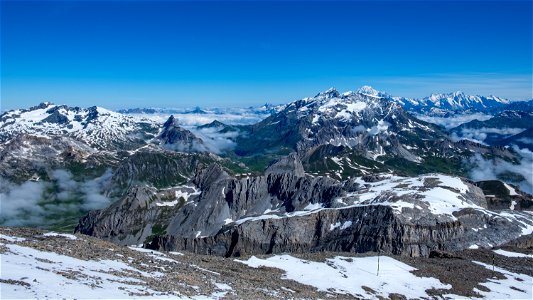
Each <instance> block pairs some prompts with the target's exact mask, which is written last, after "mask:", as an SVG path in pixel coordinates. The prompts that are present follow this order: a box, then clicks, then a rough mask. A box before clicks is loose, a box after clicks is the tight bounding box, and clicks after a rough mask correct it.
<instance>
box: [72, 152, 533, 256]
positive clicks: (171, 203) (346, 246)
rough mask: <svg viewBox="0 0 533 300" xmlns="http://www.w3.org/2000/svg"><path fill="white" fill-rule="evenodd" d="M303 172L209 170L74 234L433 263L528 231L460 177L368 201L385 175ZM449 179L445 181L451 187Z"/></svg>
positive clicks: (219, 249) (139, 198)
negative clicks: (445, 198)
mask: <svg viewBox="0 0 533 300" xmlns="http://www.w3.org/2000/svg"><path fill="white" fill-rule="evenodd" d="M301 169H302V167H301V162H300V161H299V160H298V159H297V156H295V155H294V156H289V157H286V158H284V159H282V160H280V161H278V162H276V163H274V164H272V165H271V166H270V167H269V168H268V169H267V171H266V172H265V174H264V175H262V176H256V177H247V178H241V179H237V178H234V177H232V176H230V175H229V174H228V173H227V172H226V171H224V169H222V168H221V167H220V166H219V165H217V164H211V165H209V166H208V167H206V168H203V169H201V170H199V171H198V172H196V175H195V176H194V177H193V178H192V179H191V181H190V182H189V183H188V184H187V185H183V186H180V187H175V188H172V189H164V190H156V189H153V188H150V189H148V188H140V187H133V188H131V189H130V191H129V192H128V194H127V196H126V197H124V198H123V200H121V201H120V202H117V203H115V204H114V205H113V206H111V207H110V208H107V209H105V210H102V211H99V212H97V213H91V214H89V215H87V216H86V217H85V218H83V219H82V220H81V221H80V225H79V226H78V228H77V229H76V230H77V231H78V232H81V233H85V234H91V235H94V236H98V237H102V238H106V239H110V240H112V241H114V242H117V243H120V244H139V243H144V244H145V245H146V246H147V247H149V248H153V249H163V250H187V251H192V252H196V253H202V254H213V255H222V256H239V255H244V254H267V253H282V252H309V251H311V252H312V251H350V252H366V251H381V252H383V253H388V254H401V255H408V256H429V255H430V253H431V251H434V250H444V251H451V250H461V249H466V248H469V247H471V246H472V245H480V246H482V247H483V246H487V247H489V245H500V244H503V243H506V242H508V241H509V240H511V239H514V238H517V237H518V236H520V234H521V232H522V230H523V228H524V224H529V225H533V224H531V223H532V222H531V220H529V221H528V218H529V217H528V216H529V215H527V214H525V213H519V212H513V215H510V213H507V212H506V213H507V214H508V215H498V214H497V213H492V212H487V211H486V208H487V203H486V201H485V198H484V195H483V193H482V192H481V190H480V189H479V188H477V187H475V186H473V185H471V184H470V183H468V182H465V181H461V180H459V179H455V181H458V182H461V183H460V184H459V186H457V183H455V185H456V186H455V187H454V184H453V183H450V185H449V186H444V187H445V189H444V188H442V187H441V185H442V184H444V183H443V182H440V181H439V178H440V177H439V175H435V177H431V176H426V177H424V178H421V179H419V180H418V181H416V182H418V183H412V179H406V180H404V181H401V182H400V181H398V182H395V181H391V182H390V183H386V184H389V186H390V191H387V190H383V191H381V192H380V193H378V194H376V195H375V196H374V198H368V200H364V199H367V196H364V195H365V193H366V194H368V193H370V194H371V193H374V190H373V189H372V186H373V184H375V182H379V181H380V180H381V181H383V180H388V179H387V178H389V177H387V176H384V177H376V176H373V177H370V178H367V179H368V181H365V180H364V179H363V178H361V179H356V180H348V181H344V182H339V181H337V180H334V179H331V178H328V177H313V176H309V175H306V174H304V173H303V172H302V171H301ZM447 178H448V179H446V178H444V179H441V180H442V181H446V180H448V181H450V180H451V181H453V179H451V177H447ZM391 180H392V179H391ZM409 184H412V187H409V186H408V185H409ZM385 186H386V185H385ZM380 188H381V185H377V189H380ZM405 188H409V189H411V188H412V189H415V191H419V192H418V193H420V194H423V193H426V192H428V191H431V190H433V189H437V190H439V193H453V195H455V196H457V197H460V199H462V200H458V201H462V203H463V204H464V208H453V206H448V207H450V208H453V214H449V213H446V212H445V211H446V209H449V208H445V209H444V210H443V211H442V212H439V211H435V209H440V208H439V207H440V206H441V205H440V204H438V203H434V204H431V203H429V202H425V201H426V200H424V196H420V195H418V194H416V192H412V191H411V192H410V193H408V194H405V192H403V191H404V190H403V189H405ZM460 189H464V190H462V191H460ZM437 190H435V191H437ZM359 192H361V194H360V195H361V196H358V195H359V194H358V193H359ZM453 195H452V196H451V197H455V196H453ZM360 197H363V198H360ZM165 199H166V200H165ZM432 201H435V200H432ZM457 203H458V204H459V205H463V204H460V203H461V202H457ZM397 205H400V207H399V208H398V207H397ZM431 205H436V206H431ZM445 207H446V204H445ZM529 219H530V218H529ZM528 222H529V223H528Z"/></svg>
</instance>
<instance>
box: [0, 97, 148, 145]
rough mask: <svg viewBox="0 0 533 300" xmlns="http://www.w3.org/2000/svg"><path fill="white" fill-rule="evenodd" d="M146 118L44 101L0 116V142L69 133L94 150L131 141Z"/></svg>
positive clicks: (96, 108) (101, 108) (100, 108)
mask: <svg viewBox="0 0 533 300" xmlns="http://www.w3.org/2000/svg"><path fill="white" fill-rule="evenodd" d="M140 123H150V121H148V120H146V119H141V118H136V117H133V116H126V115H123V114H121V113H117V112H114V111H111V110H108V109H105V108H103V107H97V106H92V107H89V108H80V107H69V106H67V105H54V104H52V103H50V102H43V103H41V104H39V105H37V106H33V107H31V108H29V109H17V110H12V111H8V112H6V113H4V114H2V115H0V128H2V130H1V131H0V141H6V140H8V139H10V138H12V137H14V136H17V135H19V134H30V135H38V136H47V137H49V136H54V135H63V134H67V135H69V136H71V137H73V138H77V139H80V140H82V141H84V142H86V143H88V144H90V145H92V146H95V147H106V146H109V145H111V144H113V143H115V142H121V141H126V140H128V139H129V138H130V137H129V134H130V133H132V132H134V131H136V130H137V129H138V128H139V126H140Z"/></svg>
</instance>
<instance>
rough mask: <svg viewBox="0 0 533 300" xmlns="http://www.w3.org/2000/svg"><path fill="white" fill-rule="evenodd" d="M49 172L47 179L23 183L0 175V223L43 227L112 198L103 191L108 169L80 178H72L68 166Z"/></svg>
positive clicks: (109, 174) (106, 203) (109, 171)
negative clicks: (87, 178)
mask: <svg viewBox="0 0 533 300" xmlns="http://www.w3.org/2000/svg"><path fill="white" fill-rule="evenodd" d="M49 176H50V181H46V182H45V181H39V182H34V181H26V182H24V183H22V184H14V183H12V182H10V181H8V180H5V179H3V178H0V225H4V226H41V227H46V226H47V225H49V224H57V223H61V221H62V220H64V219H66V218H68V217H69V216H70V217H72V213H75V212H86V211H88V210H91V209H98V208H103V207H105V206H107V205H108V204H109V203H110V201H111V200H110V199H109V198H108V197H106V196H105V195H104V194H103V192H102V190H103V187H104V185H105V183H106V182H107V181H108V179H109V178H110V177H111V170H108V171H106V172H105V173H104V174H103V175H102V176H100V177H98V178H95V179H91V180H87V181H83V182H78V181H75V180H74V178H73V176H72V174H71V173H70V172H69V171H67V170H54V171H52V172H51V173H50V174H49Z"/></svg>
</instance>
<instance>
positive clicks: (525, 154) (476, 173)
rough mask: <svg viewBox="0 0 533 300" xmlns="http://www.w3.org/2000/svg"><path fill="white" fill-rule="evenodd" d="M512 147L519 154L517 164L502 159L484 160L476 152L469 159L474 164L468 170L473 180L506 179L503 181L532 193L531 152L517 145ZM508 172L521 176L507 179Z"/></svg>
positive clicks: (532, 166)
mask: <svg viewBox="0 0 533 300" xmlns="http://www.w3.org/2000/svg"><path fill="white" fill-rule="evenodd" d="M513 149H514V150H515V151H516V152H517V153H518V154H519V155H520V158H521V160H520V163H519V164H512V163H510V162H507V161H504V160H502V159H493V160H486V159H484V158H483V157H482V156H481V155H479V154H476V155H475V156H474V157H472V158H471V159H470V163H472V164H473V165H474V166H475V168H473V169H472V170H471V172H470V177H471V178H472V179H473V180H475V181H480V180H492V179H500V180H502V179H506V180H505V181H508V182H510V183H513V184H516V185H518V186H519V187H520V189H521V190H522V191H524V192H527V193H529V194H533V152H531V151H529V150H528V149H519V148H518V147H514V148H513ZM510 173H514V174H519V175H521V177H523V178H521V180H512V179H509V178H510V176H508V175H509V174H510ZM511 178H512V177H511Z"/></svg>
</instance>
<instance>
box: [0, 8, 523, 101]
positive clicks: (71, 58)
mask: <svg viewBox="0 0 533 300" xmlns="http://www.w3.org/2000/svg"><path fill="white" fill-rule="evenodd" d="M365 84H368V85H372V86H374V87H375V88H377V89H380V90H384V91H387V92H389V93H391V94H393V95H398V96H408V97H422V96H426V95H428V94H429V93H431V92H451V91H454V90H463V91H465V92H467V93H472V94H482V95H485V94H495V95H498V96H501V97H507V98H510V99H515V100H523V99H531V98H533V96H532V2H531V1H517V2H512V1H501V2H498V1H489V2H487V1H468V2H464V1H447V2H437V1H426V2H424V1H414V2H406V1H390V2H377V1H373V2H363V1H354V2H282V1H276V2H255V1H247V2H222V1H217V2H205V1H202V2H177V1H162V2H154V1H150V2H148V1H146V2H143V1H93V2H82V1H54V2H44V1H33V2H21V1H2V3H1V106H2V110H6V109H12V108H19V107H27V106H31V105H35V104H37V103H39V102H41V101H44V100H47V101H52V102H55V103H62V104H63V103H64V104H69V105H80V106H90V105H101V106H105V107H109V108H123V107H147V106H157V107H190V106H195V105H200V106H249V105H258V104H262V103H265V102H270V103H284V102H287V101H290V100H295V99H299V98H302V97H306V96H313V95H314V94H316V93H317V92H319V91H322V90H326V89H327V88H329V87H336V88H337V89H338V90H340V91H346V90H354V89H357V88H358V87H359V86H361V85H365Z"/></svg>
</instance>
